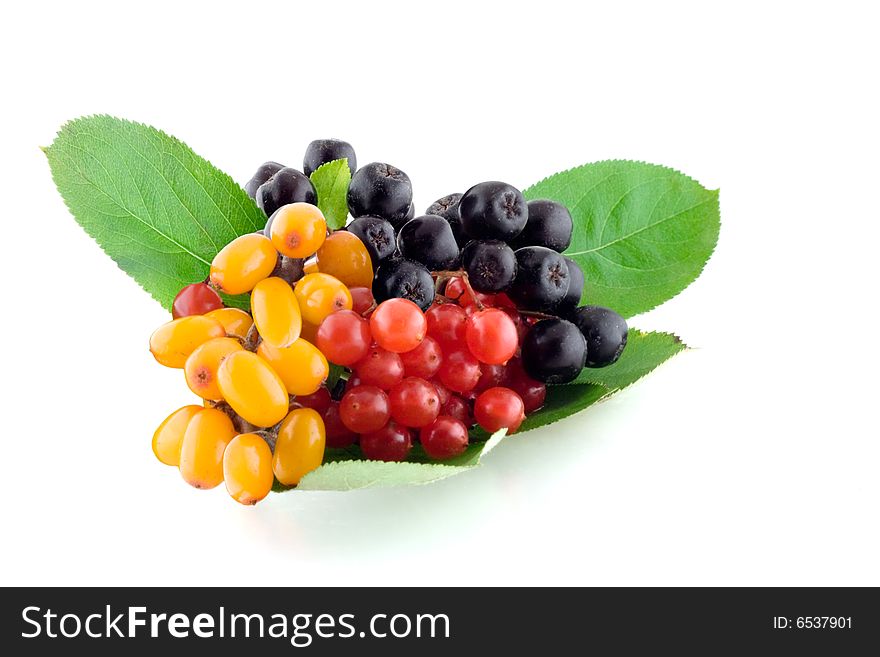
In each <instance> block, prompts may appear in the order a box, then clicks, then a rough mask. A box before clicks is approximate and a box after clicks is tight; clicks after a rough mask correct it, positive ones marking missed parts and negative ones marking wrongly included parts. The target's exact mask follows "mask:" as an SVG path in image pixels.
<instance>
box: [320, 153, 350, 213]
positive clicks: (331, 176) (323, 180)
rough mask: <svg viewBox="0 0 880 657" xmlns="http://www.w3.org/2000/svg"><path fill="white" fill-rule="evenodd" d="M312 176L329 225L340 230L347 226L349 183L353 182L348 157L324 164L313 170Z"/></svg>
mask: <svg viewBox="0 0 880 657" xmlns="http://www.w3.org/2000/svg"><path fill="white" fill-rule="evenodd" d="M310 177H311V180H312V184H313V185H314V186H315V190H317V192H318V207H319V208H321V212H323V213H324V218H325V219H326V220H327V227H328V228H329V229H330V230H338V229H339V228H342V227H343V226H345V221H346V219H347V218H348V198H347V195H348V183H350V182H351V169H349V168H348V158H345V157H344V158H342V159H341V160H333V161H332V162H327V163H325V164H322V165H321V166H319V167H318V168H317V169H315V170H314V171H312V175H311V176H310Z"/></svg>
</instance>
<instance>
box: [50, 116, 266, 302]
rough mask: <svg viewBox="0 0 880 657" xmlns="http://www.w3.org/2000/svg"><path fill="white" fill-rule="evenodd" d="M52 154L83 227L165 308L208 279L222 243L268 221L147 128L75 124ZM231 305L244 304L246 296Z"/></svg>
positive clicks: (222, 179)
mask: <svg viewBox="0 0 880 657" xmlns="http://www.w3.org/2000/svg"><path fill="white" fill-rule="evenodd" d="M46 156H47V158H48V160H49V166H50V168H51V170H52V178H53V179H54V181H55V184H56V185H57V187H58V191H59V192H60V193H61V196H62V197H63V198H64V202H65V203H66V204H67V207H68V208H69V209H70V211H71V213H73V216H74V218H75V219H76V221H77V222H78V223H79V224H80V226H82V227H83V228H84V229H85V231H86V232H87V233H88V234H89V235H91V236H92V238H94V239H95V241H97V242H98V244H99V245H100V247H101V248H102V249H103V250H104V251H105V252H106V253H107V255H109V256H110V257H111V258H113V260H114V261H116V263H117V264H118V265H119V267H120V268H121V269H122V270H123V271H125V272H126V273H127V274H128V275H129V276H131V277H132V278H133V279H134V280H135V281H137V282H138V283H139V284H140V285H141V287H143V288H144V289H145V290H146V291H147V292H149V293H150V294H151V295H152V296H153V298H154V299H156V300H157V301H158V302H159V303H161V304H162V305H163V306H165V307H166V308H170V307H171V302H172V301H173V300H174V296H175V295H176V294H177V292H178V291H180V288H181V287H183V286H184V285H187V284H189V283H194V282H197V281H201V280H204V279H205V278H206V277H207V276H208V271H209V267H210V263H211V260H212V259H213V258H214V255H216V253H217V252H218V251H219V250H220V249H221V248H223V246H225V245H226V244H227V243H229V242H230V241H232V240H233V239H234V238H236V237H238V236H239V235H242V234H244V233H249V232H253V231H256V230H260V229H261V228H262V227H263V225H264V224H265V223H266V215H265V214H264V213H263V212H262V210H260V209H259V208H258V207H257V206H256V205H255V204H254V202H253V201H252V200H251V199H250V198H249V197H248V196H247V194H245V192H244V190H242V189H241V187H239V186H238V185H237V184H236V183H235V182H234V181H233V180H232V178H230V177H229V176H228V175H226V174H225V173H223V172H222V171H220V170H219V169H217V168H216V167H214V166H213V165H212V164H211V163H210V162H208V161H207V160H205V159H203V158H201V157H199V156H198V155H196V154H195V153H194V152H193V151H192V149H190V148H189V147H188V146H186V145H185V144H184V143H183V142H181V141H179V140H177V139H175V138H174V137H171V136H169V135H167V134H165V133H164V132H160V131H159V130H156V129H155V128H151V127H149V126H146V125H142V124H140V123H133V122H131V121H125V120H122V119H117V118H113V117H110V116H90V117H84V118H80V119H75V120H73V121H71V122H69V123H67V124H65V125H64V126H63V127H62V128H61V130H60V131H59V133H58V136H57V137H56V138H55V141H54V142H53V143H52V145H51V146H49V148H48V149H46ZM230 303H231V304H232V305H238V306H242V307H247V305H246V298H244V299H242V298H233V299H231V300H230Z"/></svg>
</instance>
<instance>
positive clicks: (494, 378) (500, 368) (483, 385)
mask: <svg viewBox="0 0 880 657" xmlns="http://www.w3.org/2000/svg"><path fill="white" fill-rule="evenodd" d="M505 369H506V368H505V366H504V365H488V364H486V363H484V364H482V365H480V380H479V381H477V385H476V386H474V392H475V393H477V394H479V393H481V392H483V391H484V390H488V389H489V388H494V387H495V386H500V385H501V381H502V380H503V379H504V370H505Z"/></svg>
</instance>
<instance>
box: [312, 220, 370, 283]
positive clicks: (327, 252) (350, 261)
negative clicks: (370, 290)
mask: <svg viewBox="0 0 880 657" xmlns="http://www.w3.org/2000/svg"><path fill="white" fill-rule="evenodd" d="M318 267H319V268H320V270H321V271H322V272H324V273H325V274H330V275H331V276H335V277H336V278H338V279H339V280H340V281H342V282H343V283H344V284H345V285H347V286H348V287H369V286H371V285H372V284H373V262H372V260H370V254H369V253H368V252H367V247H365V246H364V243H363V242H361V241H360V240H359V239H358V238H357V237H355V236H354V235H353V234H352V233H349V232H348V231H345V230H338V231H336V232H335V233H330V235H328V236H327V239H326V240H324V244H323V245H322V246H321V248H320V249H318Z"/></svg>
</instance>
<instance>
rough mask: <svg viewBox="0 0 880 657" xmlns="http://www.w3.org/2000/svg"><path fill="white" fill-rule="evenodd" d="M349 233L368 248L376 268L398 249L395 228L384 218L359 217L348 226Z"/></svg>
mask: <svg viewBox="0 0 880 657" xmlns="http://www.w3.org/2000/svg"><path fill="white" fill-rule="evenodd" d="M348 231H349V232H350V233H352V234H353V235H355V236H356V237H357V238H358V239H359V240H360V241H361V242H363V243H364V246H365V247H367V251H368V252H369V254H370V258H371V259H372V260H373V267H374V268H375V267H377V266H378V265H379V262H381V261H382V260H385V259H386V258H388V257H389V256H391V255H392V254H393V253H394V251H395V249H396V248H397V238H396V237H395V236H394V226H392V225H391V223H390V222H389V221H387V220H385V219H382V217H371V216H369V215H367V216H363V217H358V218H357V219H355V220H354V221H352V222H351V223H350V224H348Z"/></svg>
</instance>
